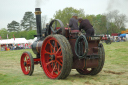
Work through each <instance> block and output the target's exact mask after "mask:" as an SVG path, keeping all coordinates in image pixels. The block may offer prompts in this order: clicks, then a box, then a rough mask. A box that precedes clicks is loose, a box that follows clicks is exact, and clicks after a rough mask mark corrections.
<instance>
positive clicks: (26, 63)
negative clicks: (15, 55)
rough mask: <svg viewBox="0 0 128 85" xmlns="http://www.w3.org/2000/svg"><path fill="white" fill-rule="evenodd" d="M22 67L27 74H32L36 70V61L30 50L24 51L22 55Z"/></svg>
mask: <svg viewBox="0 0 128 85" xmlns="http://www.w3.org/2000/svg"><path fill="white" fill-rule="evenodd" d="M20 64H21V69H22V72H23V73H24V74H25V75H32V73H33V70H34V61H33V57H32V55H31V53H30V52H24V53H23V54H22V56H21V61H20Z"/></svg>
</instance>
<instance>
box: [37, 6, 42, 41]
mask: <svg viewBox="0 0 128 85" xmlns="http://www.w3.org/2000/svg"><path fill="white" fill-rule="evenodd" d="M35 15H36V27H37V40H38V39H40V38H41V28H42V27H41V9H40V8H35Z"/></svg>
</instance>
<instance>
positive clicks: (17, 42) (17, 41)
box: [0, 38, 28, 44]
mask: <svg viewBox="0 0 128 85" xmlns="http://www.w3.org/2000/svg"><path fill="white" fill-rule="evenodd" d="M21 43H28V41H27V40H26V39H25V38H15V40H14V38H11V39H5V40H0V44H21Z"/></svg>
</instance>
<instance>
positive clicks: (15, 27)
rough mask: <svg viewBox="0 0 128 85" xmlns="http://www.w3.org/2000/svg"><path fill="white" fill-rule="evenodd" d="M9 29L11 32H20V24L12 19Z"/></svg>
mask: <svg viewBox="0 0 128 85" xmlns="http://www.w3.org/2000/svg"><path fill="white" fill-rule="evenodd" d="M7 28H8V31H9V32H18V31H20V30H21V29H20V24H19V23H18V22H16V21H12V22H11V23H9V24H8V25H7Z"/></svg>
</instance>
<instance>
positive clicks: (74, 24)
mask: <svg viewBox="0 0 128 85" xmlns="http://www.w3.org/2000/svg"><path fill="white" fill-rule="evenodd" d="M77 18H78V15H77V14H76V13H75V14H73V16H72V18H71V19H70V21H69V27H70V28H71V30H79V28H78V20H77Z"/></svg>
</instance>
